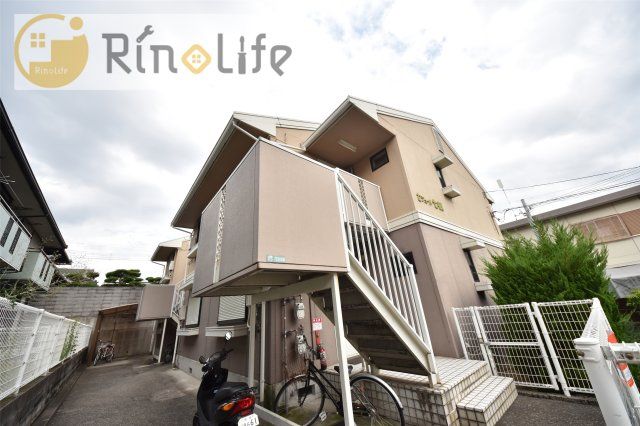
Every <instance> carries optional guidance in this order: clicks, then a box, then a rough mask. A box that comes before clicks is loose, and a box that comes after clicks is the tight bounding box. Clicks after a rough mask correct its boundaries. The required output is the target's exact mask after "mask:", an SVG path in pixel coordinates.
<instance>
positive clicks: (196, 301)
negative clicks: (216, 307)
mask: <svg viewBox="0 0 640 426" xmlns="http://www.w3.org/2000/svg"><path fill="white" fill-rule="evenodd" d="M201 301H202V299H201V298H200V297H189V302H188V304H187V313H186V315H185V321H184V325H185V326H187V327H197V326H198V325H199V324H200V302H201Z"/></svg>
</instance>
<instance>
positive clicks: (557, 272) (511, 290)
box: [485, 223, 633, 340]
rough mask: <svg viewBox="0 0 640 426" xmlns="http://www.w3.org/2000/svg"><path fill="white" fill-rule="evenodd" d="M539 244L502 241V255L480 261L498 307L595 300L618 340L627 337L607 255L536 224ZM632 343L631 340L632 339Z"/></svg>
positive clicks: (575, 234) (563, 230)
mask: <svg viewBox="0 0 640 426" xmlns="http://www.w3.org/2000/svg"><path fill="white" fill-rule="evenodd" d="M535 228H536V231H537V234H538V236H539V238H538V240H529V239H526V238H524V237H521V236H512V235H508V236H506V237H505V244H504V251H503V252H502V253H495V254H492V256H491V259H489V260H487V261H485V267H486V273H487V276H488V277H489V278H490V279H491V282H492V284H493V290H494V292H495V296H494V300H495V302H496V303H497V304H499V305H504V304H510V303H524V302H548V301H561V300H577V299H590V298H593V297H597V298H598V299H600V303H601V304H602V308H603V309H604V311H605V313H606V314H607V318H608V319H609V322H610V323H611V326H612V327H613V330H614V332H615V333H616V335H617V336H618V338H619V339H625V340H626V339H629V338H630V337H631V333H632V330H631V324H630V321H629V317H628V316H626V315H622V314H621V313H620V310H619V309H618V305H617V303H616V297H615V294H614V293H613V292H612V291H611V290H610V289H609V278H608V277H607V274H606V272H605V271H606V266H607V250H606V248H605V247H602V248H597V247H596V243H595V239H594V238H593V237H592V236H589V237H587V236H585V235H584V234H583V233H582V232H581V231H580V230H578V229H576V228H574V227H566V226H563V225H560V224H557V223H554V224H552V225H550V226H545V225H542V224H536V225H535ZM631 340H633V338H631Z"/></svg>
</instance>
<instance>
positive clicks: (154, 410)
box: [48, 356, 200, 426]
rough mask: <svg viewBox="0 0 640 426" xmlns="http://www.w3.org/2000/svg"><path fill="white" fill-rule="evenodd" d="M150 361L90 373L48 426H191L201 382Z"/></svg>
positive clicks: (128, 362)
mask: <svg viewBox="0 0 640 426" xmlns="http://www.w3.org/2000/svg"><path fill="white" fill-rule="evenodd" d="M149 362H150V357H149V356H145V357H137V358H129V359H125V360H116V361H114V362H112V363H110V364H99V365H98V366H96V367H88V368H87V369H86V370H85V371H84V372H83V373H82V375H81V376H80V377H79V378H78V380H77V382H76V383H75V385H74V386H73V388H72V389H71V391H70V392H69V394H68V395H66V397H65V399H64V401H63V402H62V404H61V405H60V406H59V407H58V410H57V411H56V412H55V414H53V416H52V417H51V418H50V419H49V423H48V424H49V425H56V426H58V425H59V426H68V425H88V424H91V425H111V426H113V425H155V426H157V425H191V424H192V419H193V413H194V412H195V409H196V393H197V391H198V385H199V384H200V382H199V381H198V380H197V379H195V378H193V377H191V376H190V375H188V374H186V373H184V372H182V371H180V370H174V369H172V368H171V365H168V364H167V365H164V364H149Z"/></svg>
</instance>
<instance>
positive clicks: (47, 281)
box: [5, 250, 56, 290]
mask: <svg viewBox="0 0 640 426" xmlns="http://www.w3.org/2000/svg"><path fill="white" fill-rule="evenodd" d="M55 270H56V266H55V265H54V263H53V262H52V261H51V259H49V257H48V256H47V255H46V254H45V253H44V252H43V251H42V250H29V251H28V252H27V255H26V257H25V260H24V263H23V264H22V268H21V269H20V270H19V271H18V272H11V273H8V274H6V275H5V279H8V280H26V281H31V282H32V283H34V284H36V285H37V286H38V287H40V288H43V289H45V290H48V289H49V286H50V285H51V279H52V278H53V274H54V273H55Z"/></svg>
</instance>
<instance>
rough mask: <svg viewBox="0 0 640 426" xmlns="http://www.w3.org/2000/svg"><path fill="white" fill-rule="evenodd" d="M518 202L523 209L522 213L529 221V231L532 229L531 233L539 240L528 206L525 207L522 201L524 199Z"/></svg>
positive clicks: (525, 204) (524, 202)
mask: <svg viewBox="0 0 640 426" xmlns="http://www.w3.org/2000/svg"><path fill="white" fill-rule="evenodd" d="M520 202H522V207H523V208H524V213H525V214H526V215H527V220H528V221H529V225H530V226H531V229H533V232H534V233H535V234H536V237H537V238H539V237H540V236H539V235H538V230H537V229H536V226H535V223H534V222H533V217H532V216H531V210H530V209H529V205H527V202H526V201H525V200H524V198H522V199H521V200H520Z"/></svg>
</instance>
